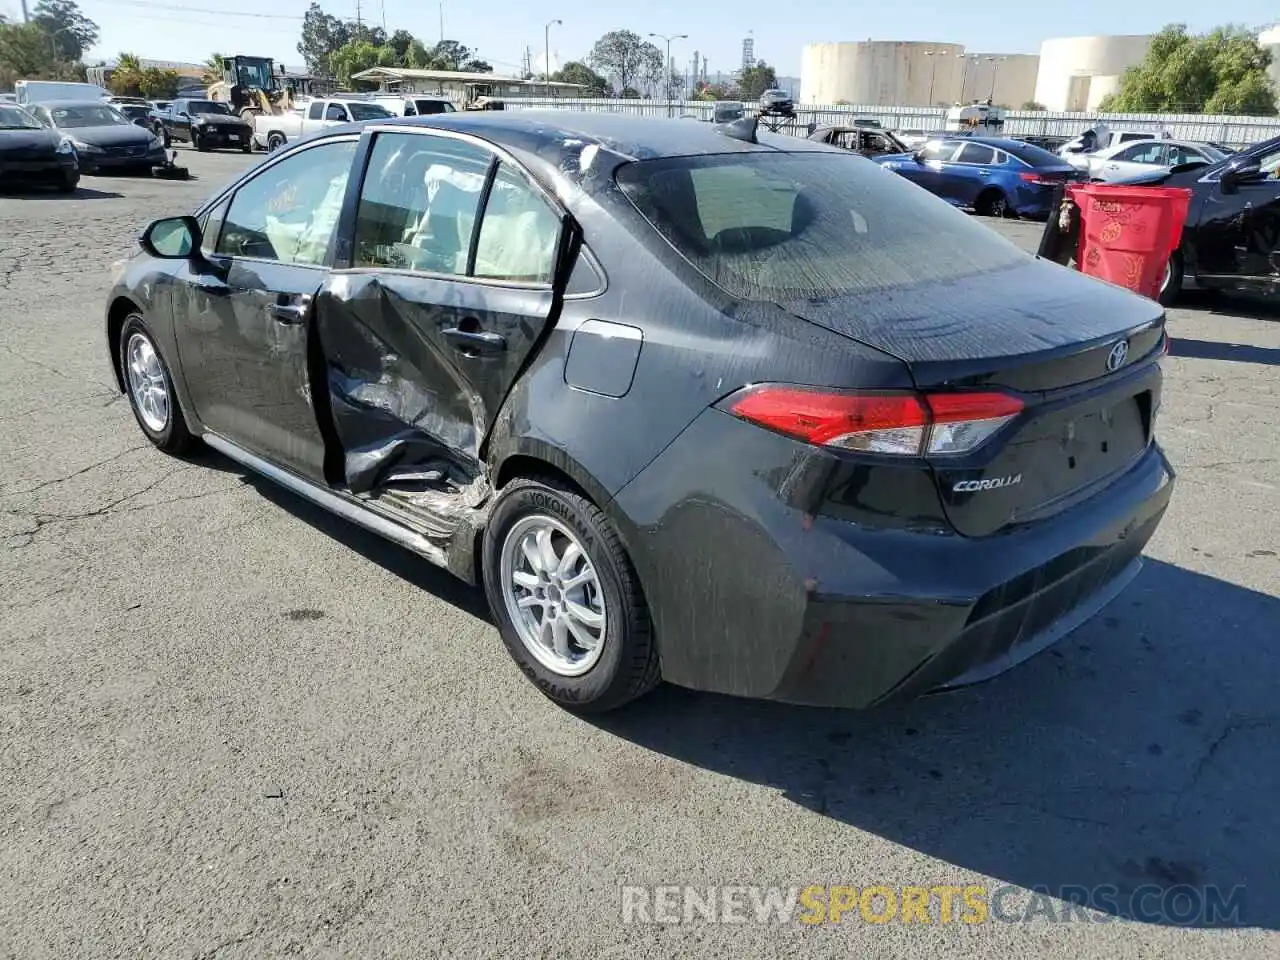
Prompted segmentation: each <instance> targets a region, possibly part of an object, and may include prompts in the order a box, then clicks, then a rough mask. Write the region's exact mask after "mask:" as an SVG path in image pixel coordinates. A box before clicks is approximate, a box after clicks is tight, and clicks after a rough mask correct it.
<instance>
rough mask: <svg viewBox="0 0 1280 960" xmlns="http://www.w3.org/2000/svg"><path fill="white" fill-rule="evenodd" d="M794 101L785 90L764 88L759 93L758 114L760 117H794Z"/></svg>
mask: <svg viewBox="0 0 1280 960" xmlns="http://www.w3.org/2000/svg"><path fill="white" fill-rule="evenodd" d="M795 115H796V105H795V101H794V100H792V99H791V94H789V93H787V91H785V90H766V91H765V92H764V93H762V94H760V116H762V117H794V116H795Z"/></svg>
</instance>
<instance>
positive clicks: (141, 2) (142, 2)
mask: <svg viewBox="0 0 1280 960" xmlns="http://www.w3.org/2000/svg"><path fill="white" fill-rule="evenodd" d="M93 2H94V3H95V4H104V5H106V6H124V7H146V8H147V9H148V10H171V11H173V12H175V13H211V14H215V15H217V16H219V17H252V18H254V19H256V20H295V21H298V22H301V21H302V20H303V19H305V18H304V17H299V16H295V15H293V14H285V13H250V12H241V11H237V10H225V9H223V10H219V9H216V8H213V7H184V6H178V5H177V4H173V3H152V2H151V0H93Z"/></svg>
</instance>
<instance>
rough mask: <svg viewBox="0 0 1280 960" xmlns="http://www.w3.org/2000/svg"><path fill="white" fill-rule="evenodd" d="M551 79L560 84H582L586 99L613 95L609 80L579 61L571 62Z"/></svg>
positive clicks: (583, 94)
mask: <svg viewBox="0 0 1280 960" xmlns="http://www.w3.org/2000/svg"><path fill="white" fill-rule="evenodd" d="M551 79H552V80H555V81H557V82H559V83H579V84H581V85H582V86H583V87H585V88H586V89H585V90H583V91H582V96H584V97H608V96H611V95H612V93H613V91H612V90H610V89H609V81H608V80H606V79H605V78H604V77H602V76H600V74H598V73H596V72H595V71H594V70H592V69H591V68H590V67H588V66H587V65H586V64H585V63H582V62H580V61H578V60H570V61H569V62H568V63H566V64H565V65H564V67H562V68H561V69H559V70H557V71H556V72H555V73H553V74H552V75H551Z"/></svg>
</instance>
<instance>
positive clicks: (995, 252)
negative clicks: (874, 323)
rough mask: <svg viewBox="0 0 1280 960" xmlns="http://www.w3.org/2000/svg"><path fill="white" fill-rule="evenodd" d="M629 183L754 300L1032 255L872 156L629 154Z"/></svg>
mask: <svg viewBox="0 0 1280 960" xmlns="http://www.w3.org/2000/svg"><path fill="white" fill-rule="evenodd" d="M617 180H618V184H619V186H621V187H622V190H623V192H624V193H625V194H626V195H627V197H628V198H629V199H630V200H631V202H632V203H633V204H635V206H636V208H637V209H638V210H639V211H640V212H641V213H642V214H643V215H644V217H645V218H646V219H647V220H648V221H649V222H650V223H651V224H653V226H654V227H656V228H657V230H658V231H659V232H660V233H661V234H662V235H663V236H664V237H665V238H666V239H667V240H668V241H669V242H670V243H671V244H672V245H673V246H674V247H675V248H676V249H677V250H679V251H680V253H682V254H683V255H684V256H685V257H686V258H687V259H688V260H689V261H690V262H691V263H693V265H694V266H696V267H697V268H698V269H699V270H700V271H701V272H702V273H703V274H705V275H706V276H707V278H708V279H710V280H712V281H713V282H715V283H716V284H718V285H719V286H721V287H723V288H724V289H725V290H727V291H728V292H729V293H731V294H733V295H735V296H737V297H741V298H743V299H747V300H764V301H769V302H783V301H788V300H795V299H813V298H823V297H838V296H843V295H845V294H850V293H862V292H866V291H870V290H892V289H894V288H903V287H909V286H914V285H917V284H920V283H922V282H926V283H927V282H937V281H946V280H954V279H958V278H960V277H967V276H972V275H974V274H982V273H987V272H991V271H994V270H999V269H1001V268H1004V267H1008V266H1011V265H1013V264H1016V263H1018V262H1020V261H1021V260H1022V259H1023V258H1025V257H1026V254H1024V253H1023V252H1022V251H1021V250H1019V249H1018V248H1017V247H1016V246H1014V245H1013V244H1012V243H1010V242H1009V241H1007V240H1005V239H1003V238H1002V237H1000V236H998V235H997V234H996V233H995V232H994V231H992V230H991V229H990V228H988V227H986V226H984V225H983V224H981V223H978V222H976V221H974V220H973V219H971V218H970V217H969V216H968V215H967V214H964V213H961V212H960V211H959V210H956V209H955V208H954V207H952V206H951V205H950V204H949V203H947V202H946V201H944V200H939V199H938V198H937V197H935V196H933V195H932V194H930V193H928V192H927V191H925V190H924V189H923V188H921V187H918V186H916V185H915V184H913V183H910V182H909V181H907V180H905V179H903V178H902V177H900V176H898V175H897V174H896V173H893V172H892V171H889V170H886V169H884V168H882V167H880V166H878V165H876V164H875V163H873V162H872V161H869V160H863V159H861V158H858V157H852V156H849V155H832V154H827V153H814V154H798V153H792V154H784V153H739V154H726V155H717V156H710V157H676V158H668V159H662V160H642V161H637V162H633V163H628V164H625V165H623V166H622V167H620V168H619V170H618V173H617Z"/></svg>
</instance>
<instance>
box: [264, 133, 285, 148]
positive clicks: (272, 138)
mask: <svg viewBox="0 0 1280 960" xmlns="http://www.w3.org/2000/svg"><path fill="white" fill-rule="evenodd" d="M286 142H287V141H286V140H285V138H284V134H283V133H270V134H267V153H275V152H276V151H277V150H279V149H280V148H281V147H283V146H284V145H285V143H286Z"/></svg>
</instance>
